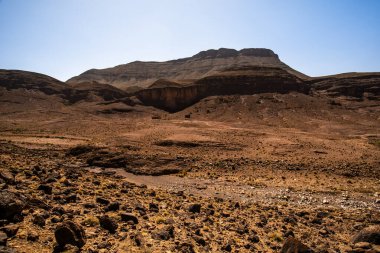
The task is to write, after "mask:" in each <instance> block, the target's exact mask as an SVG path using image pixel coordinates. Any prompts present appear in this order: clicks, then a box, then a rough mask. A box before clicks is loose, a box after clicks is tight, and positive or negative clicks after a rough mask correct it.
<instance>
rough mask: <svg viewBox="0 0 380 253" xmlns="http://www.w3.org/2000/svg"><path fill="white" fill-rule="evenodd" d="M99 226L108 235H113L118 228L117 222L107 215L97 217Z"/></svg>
mask: <svg viewBox="0 0 380 253" xmlns="http://www.w3.org/2000/svg"><path fill="white" fill-rule="evenodd" d="M98 219H99V223H100V226H101V227H102V228H104V229H106V230H108V231H109V232H110V233H115V232H116V229H117V228H118V225H117V222H116V220H115V219H114V218H111V217H109V216H108V215H103V216H100V217H98Z"/></svg>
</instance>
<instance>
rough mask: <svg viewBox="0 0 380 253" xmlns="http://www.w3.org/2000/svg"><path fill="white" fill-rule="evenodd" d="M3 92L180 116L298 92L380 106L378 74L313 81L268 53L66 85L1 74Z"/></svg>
mask: <svg viewBox="0 0 380 253" xmlns="http://www.w3.org/2000/svg"><path fill="white" fill-rule="evenodd" d="M0 89H1V90H2V91H4V92H5V93H4V92H3V93H2V94H3V96H2V97H8V98H9V97H11V95H10V93H9V92H10V91H14V90H17V92H18V93H17V97H18V99H17V102H22V99H25V97H28V96H29V97H30V96H31V94H29V93H28V94H27V95H25V94H22V91H23V90H24V91H35V92H39V93H41V94H44V95H48V96H53V97H55V98H58V99H60V100H61V102H62V103H64V104H67V105H71V104H75V103H77V102H81V101H86V102H89V101H90V102H91V101H93V102H94V101H95V102H96V101H97V102H102V101H108V102H112V103H113V102H115V101H116V103H117V102H121V103H123V104H126V105H128V106H133V105H135V104H141V105H145V106H153V107H155V108H158V109H162V110H165V111H168V112H177V111H180V110H183V109H185V108H187V107H189V106H191V105H193V104H195V103H197V102H199V101H200V100H202V99H204V98H207V97H210V96H225V95H253V94H259V93H281V94H286V93H290V92H298V93H302V94H306V95H310V96H315V97H316V96H324V97H331V98H334V97H340V96H343V97H349V98H350V99H351V100H358V101H361V100H379V99H380V73H345V74H338V75H333V76H325V77H314V78H312V77H308V76H306V75H304V74H302V73H300V72H298V71H296V70H294V69H292V68H290V67H289V66H287V65H286V64H285V63H283V62H281V61H280V59H279V57H278V55H277V54H275V53H274V52H273V51H271V50H269V49H253V48H251V49H243V50H240V51H237V50H234V49H226V48H221V49H218V50H207V51H202V52H200V53H198V54H196V55H194V56H192V57H188V58H183V59H178V60H172V61H167V62H132V63H128V64H125V65H119V66H116V67H114V68H109V69H103V70H94V69H93V70H89V71H86V72H85V73H83V74H81V75H79V76H77V77H73V78H71V79H70V80H68V81H67V82H66V83H64V82H60V81H58V80H56V79H54V78H52V77H49V76H45V75H42V74H38V73H32V72H26V71H16V70H1V71H0ZM1 90H0V91H1ZM127 90H128V91H127ZM7 92H8V93H7ZM20 92H21V93H20ZM0 95H1V94H0ZM46 99H48V98H45V100H46ZM6 100H7V101H8V100H9V99H6ZM108 102H107V103H108ZM120 110H121V109H120V108H118V111H120ZM122 110H128V111H129V110H130V108H127V109H125V108H122Z"/></svg>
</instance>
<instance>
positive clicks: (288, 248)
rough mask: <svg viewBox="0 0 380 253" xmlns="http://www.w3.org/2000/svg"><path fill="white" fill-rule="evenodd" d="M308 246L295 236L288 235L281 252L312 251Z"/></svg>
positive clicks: (300, 252) (297, 252)
mask: <svg viewBox="0 0 380 253" xmlns="http://www.w3.org/2000/svg"><path fill="white" fill-rule="evenodd" d="M312 252H314V251H313V250H312V249H310V248H309V247H308V246H306V245H305V244H303V243H302V242H301V241H299V240H298V239H295V238H294V237H288V238H287V239H286V240H285V242H284V245H283V246H282V249H281V253H312Z"/></svg>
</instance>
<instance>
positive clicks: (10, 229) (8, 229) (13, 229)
mask: <svg viewBox="0 0 380 253" xmlns="http://www.w3.org/2000/svg"><path fill="white" fill-rule="evenodd" d="M18 229H19V226H17V225H8V226H5V227H3V228H2V230H3V231H4V233H5V234H6V235H7V236H8V237H13V236H15V235H16V234H17V231H18Z"/></svg>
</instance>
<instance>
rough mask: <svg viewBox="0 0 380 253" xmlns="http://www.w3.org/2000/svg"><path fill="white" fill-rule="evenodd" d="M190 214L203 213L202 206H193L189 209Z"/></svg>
mask: <svg viewBox="0 0 380 253" xmlns="http://www.w3.org/2000/svg"><path fill="white" fill-rule="evenodd" d="M188 210H189V212H192V213H200V212H201V205H200V204H191V205H190V206H189V208H188Z"/></svg>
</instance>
